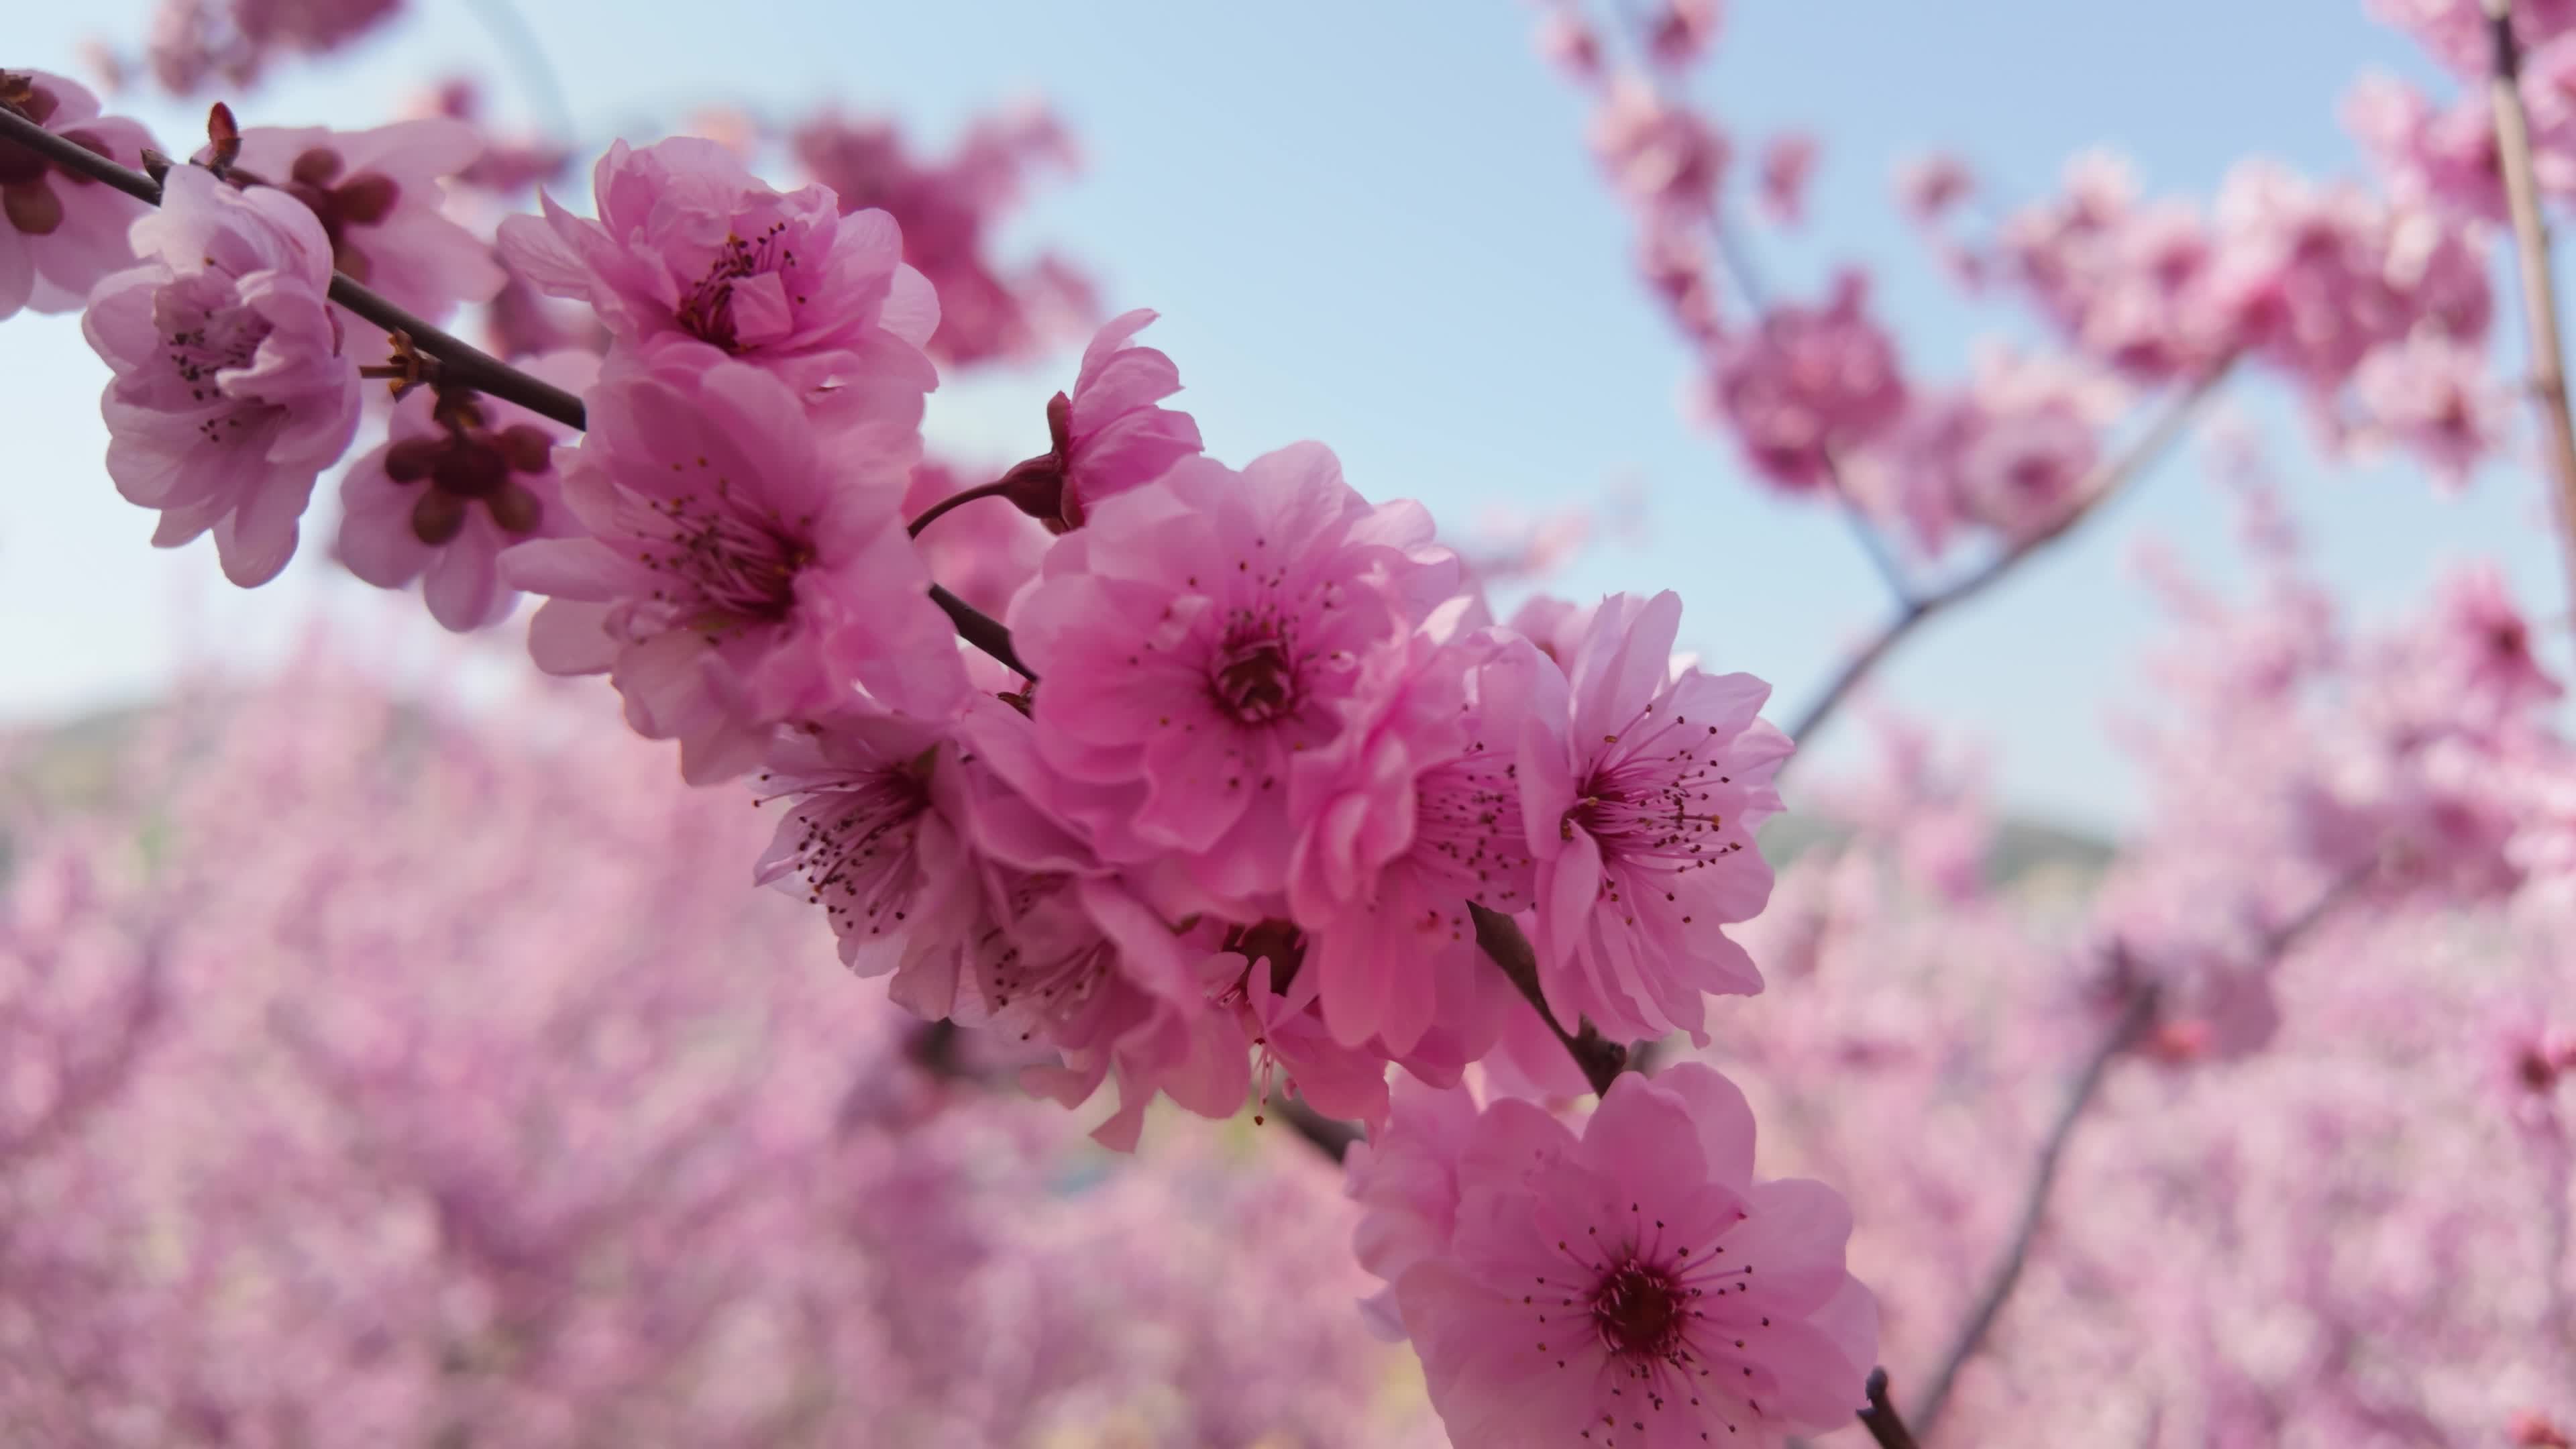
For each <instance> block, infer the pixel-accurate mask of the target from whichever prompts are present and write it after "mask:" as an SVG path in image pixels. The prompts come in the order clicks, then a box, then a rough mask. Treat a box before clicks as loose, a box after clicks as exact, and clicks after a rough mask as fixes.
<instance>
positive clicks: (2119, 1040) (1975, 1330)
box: [1914, 861, 2377, 1438]
mask: <svg viewBox="0 0 2576 1449" xmlns="http://www.w3.org/2000/svg"><path fill="white" fill-rule="evenodd" d="M2376 873H2377V862H2376V861H2373V862H2371V863H2369V864H2366V865H2364V866H2362V867H2360V868H2359V869H2356V870H2354V871H2352V872H2350V873H2349V874H2347V875H2345V876H2343V877H2342V878H2340V879H2338V880H2337V881H2335V882H2334V883H2333V884H2332V885H2330V886H2328V887H2326V889H2325V890H2324V891H2323V892H2321V893H2320V894H2319V895H2318V897H2317V898H2316V899H2315V900H2314V901H2312V902H2310V903H2309V904H2308V906H2307V908H2306V909H2305V910H2302V911H2300V912H2299V913H2298V914H2297V915H2295V916H2292V917H2291V918H2290V919H2289V920H2287V921H2285V922H2283V923H2282V924H2281V925H2279V926H2277V927H2275V928H2274V929H2273V930H2272V931H2271V932H2269V933H2268V934H2267V935H2266V936H2265V937H2264V939H2263V944H2262V947H2261V951H2260V954H2261V957H2262V965H2263V968H2264V969H2269V968H2270V966H2271V965H2272V964H2273V963H2275V962H2277V961H2279V960H2280V959H2281V958H2282V957H2283V956H2284V955H2286V954H2288V952H2289V951H2290V949H2291V948H2292V947H2293V946H2296V945H2297V944H2298V943H2299V941H2300V940H2301V939H2302V938H2303V937H2305V936H2306V935H2307V934H2308V933H2309V932H2310V931H2312V930H2315V929H2316V927H2317V926H2318V924H2319V923H2321V922H2323V921H2324V920H2325V919H2326V917H2327V916H2328V915H2329V914H2331V913H2332V912H2333V910H2334V909H2335V907H2337V906H2338V905H2340V904H2342V903H2343V902H2344V901H2345V900H2347V899H2349V898H2350V897H2351V895H2352V893H2353V892H2354V891H2355V890H2357V889H2359V887H2360V886H2361V885H2362V884H2363V883H2364V882H2365V881H2367V880H2369V879H2370V877H2371V876H2373V875H2374V874H2376ZM2114 949H2115V950H2116V949H2118V948H2114ZM2156 1000H2157V993H2156V989H2155V987H2154V985H2153V984H2152V983H2147V982H2136V983H2135V984H2133V985H2132V986H2131V988H2130V997H2129V1001H2128V1003H2127V1005H2125V1006H2124V1007H2122V1008H2121V1010H2120V1013H2119V1015H2118V1016H2117V1017H2116V1018H2115V1019H2113V1021H2112V1022H2111V1024H2110V1026H2109V1028H2108V1029H2107V1030H2105V1031H2104V1032H2103V1034H2102V1039H2101V1041H2100V1042H2099V1043H2097V1044H2096V1045H2095V1046H2094V1048H2093V1052H2092V1054H2091V1055H2090V1056H2088V1057H2086V1058H2085V1060H2084V1066H2083V1069H2082V1070H2081V1071H2079V1072H2078V1073H2077V1074H2076V1077H2075V1081H2074V1084H2073V1085H2072V1086H2070V1087H2068V1088H2067V1092H2066V1102H2065V1105H2063V1106H2062V1107H2060V1108H2059V1109H2058V1112H2057V1120H2056V1121H2054V1122H2053V1123H2051V1124H2050V1125H2049V1129H2048V1136H2047V1138H2046V1139H2045V1140H2043V1141H2042V1143H2041V1144H2040V1149H2039V1157H2038V1159H2037V1160H2036V1162H2035V1163H2034V1164H2033V1165H2032V1167H2031V1174H2030V1182H2029V1185H2028V1186H2027V1187H2025V1188H2024V1189H2023V1191H2022V1204H2021V1213H2020V1215H2019V1216H2018V1217H2017V1218H2016V1219H2015V1221H2014V1224H2013V1232H2012V1237H2011V1238H2010V1239H2009V1240H2007V1242H2006V1243H2005V1246H2004V1254H2003V1257H2002V1258H2001V1259H2000V1260H1998V1261H1997V1262H1996V1264H1995V1267H1994V1269H1993V1271H1992V1272H1991V1273H1990V1274H1988V1276H1987V1279H1986V1287H1985V1291H1984V1292H1982V1293H1980V1294H1978V1295H1977V1301H1976V1303H1975V1305H1974V1306H1973V1307H1971V1308H1970V1309H1969V1310H1968V1315H1967V1317H1966V1318H1964V1319H1962V1320H1961V1321H1960V1324H1959V1328H1958V1331H1957V1332H1956V1333H1955V1334H1953V1335H1952V1336H1951V1341H1950V1350H1949V1352H1948V1353H1945V1354H1943V1355H1942V1357H1941V1366H1940V1367H1939V1368H1938V1369H1936V1370H1934V1371H1933V1374H1932V1379H1931V1386H1930V1387H1929V1388H1927V1389H1925V1390H1924V1393H1923V1401H1922V1402H1921V1403H1920V1404H1918V1405H1916V1406H1915V1410H1914V1422H1915V1423H1916V1424H1917V1425H1918V1426H1920V1427H1921V1430H1922V1432H1923V1435H1924V1436H1925V1437H1926V1438H1929V1437H1930V1436H1931V1434H1932V1427H1933V1425H1934V1424H1935V1423H1937V1422H1939V1420H1940V1418H1941V1411H1942V1409H1943V1408H1945V1407H1946V1406H1947V1405H1948V1403H1949V1399H1950V1391H1951V1389H1952V1388H1954V1387H1955V1386H1956V1384H1957V1381H1958V1377H1959V1370H1960V1369H1961V1368H1962V1367H1963V1366H1965V1365H1966V1363H1967V1362H1968V1360H1969V1359H1971V1358H1974V1357H1975V1356H1976V1354H1977V1350H1978V1349H1979V1348H1981V1347H1983V1346H1984V1343H1985V1339H1986V1334H1987V1333H1988V1332H1989V1331H1990V1330H1992V1329H1993V1328H1994V1326H1995V1319H1996V1317H1997V1315H1999V1314H2001V1313H2002V1311H2003V1307H2004V1303H2005V1301H2006V1300H2008V1299H2010V1298H2011V1297H2012V1293H2013V1289H2014V1288H2015V1287H2016V1286H2018V1285H2019V1283H2020V1281H2021V1273H2022V1268H2023V1266H2024V1265H2025V1264H2026V1263H2027V1262H2028V1261H2029V1258H2030V1249H2031V1244H2032V1243H2033V1242H2034V1241H2035V1240H2036V1239H2037V1238H2038V1236H2039V1229H2040V1224H2041V1222H2042V1220H2043V1219H2044V1218H2045V1217H2046V1216H2047V1213H2048V1199H2049V1194H2050V1192H2051V1191H2052V1190H2053V1189H2054V1188H2055V1187H2056V1185H2057V1170H2058V1167H2059V1164H2060V1162H2061V1161H2062V1160H2063V1158H2064V1157H2065V1154H2066V1144H2067V1140H2068V1139H2069V1138H2070V1137H2072V1136H2073V1135H2074V1132H2075V1124H2076V1122H2077V1120H2078V1119H2080V1118H2082V1117H2083V1115H2084V1112H2085V1109H2086V1108H2088V1107H2090V1106H2091V1105H2092V1103H2093V1098H2094V1097H2095V1095H2096V1094H2097V1093H2099V1092H2100V1090H2101V1087H2102V1079H2103V1078H2104V1076H2106V1075H2107V1074H2108V1072H2109V1069H2110V1065H2111V1062H2112V1060H2113V1059H2114V1058H2116V1057H2118V1056H2119V1055H2120V1053H2121V1052H2123V1051H2125V1050H2127V1049H2128V1047H2129V1046H2130V1045H2131V1044H2132V1043H2134V1042H2135V1041H2136V1040H2137V1039H2138V1037H2139V1035H2140V1034H2141V1033H2143V1032H2144V1031H2145V1030H2146V1029H2147V1026H2148V1025H2149V1023H2150V1022H2152V1021H2153V1020H2154V1018H2155V1011H2156Z"/></svg>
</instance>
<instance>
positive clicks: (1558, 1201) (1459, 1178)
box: [1352, 1062, 1878, 1449]
mask: <svg viewBox="0 0 2576 1449" xmlns="http://www.w3.org/2000/svg"><path fill="white" fill-rule="evenodd" d="M1461 1095H1463V1094H1461ZM1458 1118H1459V1113H1458V1112H1457V1111H1456V1110H1453V1109H1448V1108H1446V1107H1445V1105H1444V1104H1441V1103H1439V1102H1437V1101H1436V1100H1435V1101H1434V1102H1433V1103H1432V1104H1430V1105H1429V1107H1428V1109H1427V1110H1426V1108H1425V1105H1424V1104H1423V1102H1422V1101H1421V1097H1420V1095H1419V1094H1416V1095H1402V1096H1399V1097H1398V1099H1397V1113H1396V1118H1395V1122H1394V1124H1393V1127H1392V1129H1391V1130H1390V1131H1389V1132H1388V1134H1387V1137H1388V1139H1389V1142H1390V1146H1391V1150H1390V1151H1388V1152H1386V1153H1385V1154H1384V1155H1382V1156H1379V1157H1374V1158H1372V1157H1363V1158H1362V1159H1360V1167H1359V1169H1358V1170H1357V1171H1355V1172H1354V1174H1353V1184H1352V1185H1353V1190H1354V1194H1355V1195H1356V1196H1358V1197H1359V1198H1360V1200H1361V1202H1362V1204H1363V1206H1364V1207H1366V1208H1367V1209H1368V1216H1367V1217H1366V1218H1364V1219H1363V1220H1362V1226H1361V1228H1360V1233H1359V1242H1360V1245H1361V1249H1362V1253H1363V1258H1364V1261H1367V1262H1368V1263H1369V1265H1370V1266H1371V1267H1373V1268H1377V1269H1380V1270H1381V1271H1384V1270H1387V1269H1393V1270H1395V1271H1396V1272H1397V1274H1398V1276H1397V1277H1396V1279H1395V1308H1396V1312H1397V1315H1398V1317H1399V1318H1400V1320H1401V1323H1402V1327H1403V1329H1404V1331H1405V1332H1406V1333H1407V1334H1408V1335H1409V1336H1410V1337H1411V1338H1412V1340H1413V1344H1414V1347H1415V1348H1416V1350H1418V1351H1419V1352H1420V1354H1421V1356H1422V1367H1423V1373H1424V1376H1425V1378H1426V1380H1427V1381H1428V1386H1429V1388H1430V1391H1431V1402H1432V1405H1433V1407H1434V1408H1436V1409H1438V1410H1439V1412H1440V1417H1441V1419H1442V1421H1443V1422H1444V1423H1446V1424H1447V1426H1448V1429H1449V1434H1450V1437H1451V1438H1452V1439H1454V1440H1455V1441H1457V1442H1458V1443H1461V1444H1475V1445H1479V1446H1492V1449H1558V1446H1562V1445H1567V1444H1599V1445H1602V1446H1604V1449H1609V1446H1634V1449H1683V1446H1698V1445H1705V1444H1711V1443H1717V1444H1743V1445H1760V1446H1776V1445H1778V1444H1779V1443H1780V1442H1781V1441H1782V1439H1783V1438H1784V1437H1786V1436H1788V1435H1791V1434H1821V1433H1826V1432H1829V1431H1831V1430H1833V1429H1837V1428H1840V1427H1843V1426H1844V1425H1846V1424H1847V1423H1849V1421H1850V1418H1851V1415H1852V1412H1853V1411H1854V1410H1855V1409H1857V1408H1858V1407H1859V1406H1860V1404H1861V1402H1862V1398H1863V1379H1864V1376H1865V1375H1866V1374H1867V1372H1868V1369H1869V1365H1870V1363H1871V1361H1872V1360H1873V1359H1874V1358H1875V1357H1876V1355H1877V1347H1878V1323H1877V1318H1878V1312H1877V1303H1876V1301H1875V1300H1874V1299H1873V1298H1872V1297H1871V1295H1870V1292H1869V1290H1868V1289H1867V1288H1864V1287H1862V1286H1861V1284H1860V1281H1859V1280H1858V1279H1856V1278H1854V1277H1852V1275H1851V1274H1850V1273H1849V1272H1848V1271H1847V1270H1846V1269H1845V1268H1844V1265H1843V1250H1844V1244H1845V1242H1846V1240H1847V1239H1848V1238H1849V1237H1850V1235H1851V1226H1852V1219H1851V1209H1850V1207H1849V1206H1848V1205H1847V1204H1845V1202H1844V1201H1843V1199H1842V1196H1841V1195H1840V1194H1839V1193H1836V1192H1835V1191H1834V1190H1833V1189H1831V1188H1829V1187H1826V1186H1825V1185H1824V1184H1822V1183H1819V1182H1808V1181H1802V1180H1785V1181H1772V1182H1762V1181H1757V1180H1755V1178H1754V1176H1753V1137H1754V1128H1753V1113H1752V1111H1751V1109H1750V1108H1749V1107H1747V1106H1746V1105H1745V1101H1744V1094H1743V1093H1741V1092H1739V1091H1738V1090H1736V1088H1735V1085H1734V1084H1733V1083H1732V1082H1729V1081H1728V1080H1727V1079H1726V1078H1725V1077H1723V1076H1721V1075H1719V1074H1718V1072H1717V1071H1716V1070H1714V1069H1713V1068H1710V1067H1706V1066H1702V1065H1700V1064H1698V1063H1696V1062H1685V1063H1682V1064H1679V1065H1677V1066H1673V1067H1670V1068H1667V1069H1666V1070H1665V1071H1663V1072H1662V1073H1661V1074H1659V1075H1657V1076H1655V1077H1654V1078H1652V1079H1648V1078H1646V1077H1642V1076H1638V1075H1634V1074H1630V1075H1626V1076H1622V1077H1621V1078H1619V1080H1618V1081H1617V1082H1615V1083H1613V1084H1612V1086H1611V1088H1610V1091H1609V1093H1608V1094H1607V1095H1606V1096H1605V1097H1604V1098H1603V1099H1602V1102H1601V1106H1600V1107H1599V1109H1598V1110H1596V1111H1595V1112H1594V1113H1593V1114H1592V1116H1591V1118H1590V1120H1589V1121H1587V1122H1586V1123H1585V1124H1584V1126H1583V1130H1582V1132H1581V1134H1580V1135H1579V1136H1578V1135H1577V1134H1576V1133H1575V1132H1573V1131H1571V1130H1569V1129H1568V1128H1567V1127H1566V1126H1565V1125H1564V1124H1563V1123H1561V1122H1559V1121H1558V1120H1557V1119H1555V1118H1553V1117H1551V1116H1549V1115H1548V1114H1547V1113H1546V1112H1545V1111H1543V1110H1541V1109H1540V1108H1538V1107H1536V1106H1534V1105H1532V1104H1530V1103H1528V1102H1525V1101H1520V1100H1517V1099H1506V1100H1502V1101H1497V1102H1494V1103H1491V1104H1490V1105H1488V1106H1486V1107H1485V1108H1484V1110H1483V1112H1482V1113H1481V1114H1480V1115H1479V1116H1478V1117H1477V1118H1476V1120H1475V1122H1474V1123H1473V1125H1472V1126H1471V1127H1466V1128H1465V1130H1464V1131H1463V1132H1462V1131H1461V1130H1460V1129H1461V1127H1462V1126H1465V1124H1464V1123H1462V1122H1461V1121H1460V1120H1458ZM1444 1219H1445V1222H1444Z"/></svg>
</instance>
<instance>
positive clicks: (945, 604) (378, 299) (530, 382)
mask: <svg viewBox="0 0 2576 1449" xmlns="http://www.w3.org/2000/svg"><path fill="white" fill-rule="evenodd" d="M0 139H6V140H10V141H15V142H17V143H18V144H20V145H22V146H25V147H27V148H28V149H30V150H32V151H35V152H38V153H39V154H41V155H43V156H44V157H45V158H46V159H47V160H50V161H53V162H55V163H57V164H59V165H61V166H62V167H64V168H65V169H66V170H71V171H77V172H79V173H81V174H82V175H84V176H87V177H89V178H90V179H92V180H94V181H99V182H104V183H105V184H107V185H109V186H113V187H115V188H116V189H117V190H119V191H122V192H124V193H125V194H126V195H128V196H131V197H133V198H134V199H136V200H137V201H143V202H149V203H150V204H152V205H154V206H159V205H160V204H161V184H160V183H159V182H157V181H154V180H153V179H152V178H151V177H149V176H146V175H144V174H143V173H142V172H140V171H132V170H128V169H127V168H125V167H123V166H119V165H117V164H116V163H115V162H113V161H111V160H109V159H107V158H106V157H104V156H101V155H99V154H98V153H97V152H95V151H92V150H90V149H89V148H87V147H85V146H82V145H80V144H79V143H78V142H75V141H69V140H66V139H64V138H63V137H60V136H57V135H55V134H54V133H53V132H51V131H48V130H46V129H45V128H44V127H42V126H40V125H37V124H36V123H35V122H34V121H31V120H29V119H28V118H26V117H25V116H22V115H20V114H18V113H17V112H16V111H13V110H11V109H10V108H9V107H8V106H6V105H0ZM331 300H332V301H334V302H337V303H339V304H340V305H341V306H343V307H346V308H348V309H349V310H350V311H351V312H353V313H356V314H357V315H358V316H360V317H362V318H365V319H366V320H367V321H369V322H373V323H375V324H376V325H377V326H379V327H381V328H383V329H384V330H385V334H386V335H387V336H388V337H391V338H399V339H407V340H408V342H409V345H410V347H411V348H412V350H413V351H416V352H418V353H420V354H422V355H423V356H427V357H433V358H436V359H437V360H438V365H439V380H440V381H441V382H443V383H445V384H447V385H449V386H452V387H462V388H470V389H472V390H473V391H476V392H479V393H484V394H486V395H488V396H491V397H497V398H500V399H502V400H503V401H506V402H513V403H517V404H518V405H519V406H521V407H523V408H526V409H527V410H528V411H530V412H532V413H535V414H537V415H538V416H539V417H544V418H551V419H553V420H554V421H556V422H559V423H562V424H563V425H564V426H566V427H570V428H587V427H588V426H589V418H588V415H587V414H586V412H585V411H584V409H583V407H582V403H581V399H580V398H579V397H577V396H575V395H574V394H572V393H569V392H566V391H564V390H563V389H562V388H559V387H557V386H555V385H554V384H552V383H550V382H547V381H545V380H544V379H542V378H538V377H532V376H530V375H529V374H527V373H525V372H522V371H520V370H519V369H518V368H515V367H512V366H511V365H510V364H508V363H506V362H503V361H502V360H500V359H499V358H497V357H494V356H492V355H491V354H490V353H488V352H485V351H483V350H482V349H481V348H479V347H476V346H475V345H473V344H472V343H470V342H467V341H465V340H464V339H462V338H459V337H456V336H453V335H452V334H450V333H448V332H445V331H443V330H441V329H439V328H437V327H433V326H431V325H430V324H429V323H427V322H425V321H423V320H421V319H420V318H418V317H415V316H413V315H412V314H411V313H409V312H406V311H404V310H403V309H402V308H400V307H397V306H395V305H394V304H393V303H392V302H390V301H388V300H386V299H385V298H384V297H382V296H379V295H378V294H376V293H375V292H372V291H370V290H368V289H367V288H366V287H364V286H361V285H359V284H358V283H357V282H354V281H352V280H350V279H349V278H348V277H346V276H343V275H341V274H340V273H338V272H333V273H332V274H331ZM930 601H931V602H932V603H934V604H937V605H938V606H939V607H940V609H941V610H943V611H944V612H945V613H946V614H947V615H948V617H949V619H950V620H951V621H953V622H954V623H955V624H956V626H957V633H958V637H960V638H962V639H964V640H965V641H966V642H967V643H969V644H972V645H974V646H975V647H976V648H978V649H981V650H983V651H984V652H985V653H987V654H989V655H991V656H993V657H994V658H995V659H998V660H1000V661H1001V662H1002V663H1004V664H1006V665H1008V666H1010V667H1011V668H1012V669H1014V670H1017V671H1018V672H1019V673H1020V674H1022V675H1023V676H1025V677H1027V678H1029V679H1031V680H1035V679H1036V678H1037V675H1036V673H1035V672H1034V671H1032V670H1031V669H1030V668H1029V667H1028V666H1027V665H1026V664H1023V663H1021V662H1020V656H1019V655H1018V653H1016V652H1015V651H1014V650H1013V649H1012V648H1011V633H1010V631H1009V630H1008V629H1005V628H1003V627H1002V625H1001V623H1000V622H999V621H998V620H996V619H994V618H992V617H991V616H990V615H987V614H985V613H983V612H982V611H981V610H979V609H977V608H975V606H973V605H972V604H969V603H967V602H966V601H965V600H963V599H961V598H959V597H957V596H956V595H955V594H952V593H950V592H948V590H946V589H944V588H941V587H940V586H939V585H937V584H933V585H931V586H930Z"/></svg>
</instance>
